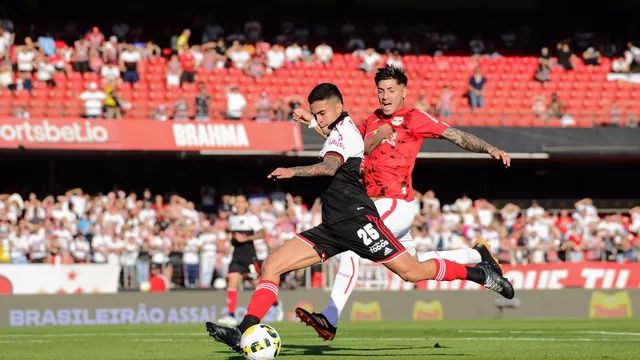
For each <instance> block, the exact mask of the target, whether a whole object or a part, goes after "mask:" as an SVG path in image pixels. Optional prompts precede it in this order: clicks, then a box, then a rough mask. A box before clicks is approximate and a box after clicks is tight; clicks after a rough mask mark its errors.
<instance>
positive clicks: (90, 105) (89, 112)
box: [80, 82, 107, 119]
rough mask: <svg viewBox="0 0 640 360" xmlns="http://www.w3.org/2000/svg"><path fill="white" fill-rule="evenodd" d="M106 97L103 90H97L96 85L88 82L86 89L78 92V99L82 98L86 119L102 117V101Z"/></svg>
mask: <svg viewBox="0 0 640 360" xmlns="http://www.w3.org/2000/svg"><path fill="white" fill-rule="evenodd" d="M106 97H107V95H106V94H105V93H104V91H101V90H98V85H97V84H96V83H94V82H91V83H89V85H88V87H87V91H85V92H83V93H82V94H80V100H84V116H85V117H86V118H87V119H97V118H101V117H102V102H103V101H104V99H105V98H106Z"/></svg>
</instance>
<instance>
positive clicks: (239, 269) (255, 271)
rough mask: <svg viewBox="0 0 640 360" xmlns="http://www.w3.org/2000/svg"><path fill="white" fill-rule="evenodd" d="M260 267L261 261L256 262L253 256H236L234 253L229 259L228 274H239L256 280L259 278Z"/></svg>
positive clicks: (240, 254)
mask: <svg viewBox="0 0 640 360" xmlns="http://www.w3.org/2000/svg"><path fill="white" fill-rule="evenodd" d="M261 266H262V261H260V260H258V259H257V258H256V257H255V256H246V255H245V254H242V253H239V254H237V255H236V253H235V252H234V253H233V256H232V257H231V263H230V264H229V271H228V273H229V274H231V273H240V274H242V275H249V277H251V278H256V279H257V278H259V277H260V268H261Z"/></svg>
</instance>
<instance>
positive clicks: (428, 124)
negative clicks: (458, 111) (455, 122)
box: [410, 110, 449, 139]
mask: <svg viewBox="0 0 640 360" xmlns="http://www.w3.org/2000/svg"><path fill="white" fill-rule="evenodd" d="M410 126H411V130H412V131H413V133H414V134H415V135H416V136H418V137H420V138H423V139H424V138H429V139H433V138H438V137H440V136H441V135H442V133H443V132H444V131H445V130H446V129H447V128H448V127H449V124H447V123H446V122H444V121H442V120H438V119H436V117H435V116H433V115H430V114H427V113H425V112H422V111H419V110H414V111H413V112H412V113H411V125H410Z"/></svg>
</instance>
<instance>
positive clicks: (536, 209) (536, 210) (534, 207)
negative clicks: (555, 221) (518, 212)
mask: <svg viewBox="0 0 640 360" xmlns="http://www.w3.org/2000/svg"><path fill="white" fill-rule="evenodd" d="M544 214H545V211H544V208H543V207H542V206H540V205H538V202H537V201H536V200H533V201H532V202H531V206H530V207H529V208H528V209H527V211H526V212H525V215H526V216H527V219H530V218H533V219H535V218H539V217H542V216H544Z"/></svg>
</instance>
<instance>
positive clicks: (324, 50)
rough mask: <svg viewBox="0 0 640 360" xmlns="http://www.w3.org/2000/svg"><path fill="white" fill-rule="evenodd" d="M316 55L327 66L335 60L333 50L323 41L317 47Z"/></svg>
mask: <svg viewBox="0 0 640 360" xmlns="http://www.w3.org/2000/svg"><path fill="white" fill-rule="evenodd" d="M315 54H316V58H318V60H320V62H321V63H323V64H326V63H328V62H329V61H331V58H333V49H332V48H331V46H329V45H327V43H326V42H324V41H323V42H322V43H320V45H318V46H316V49H315Z"/></svg>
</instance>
